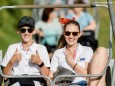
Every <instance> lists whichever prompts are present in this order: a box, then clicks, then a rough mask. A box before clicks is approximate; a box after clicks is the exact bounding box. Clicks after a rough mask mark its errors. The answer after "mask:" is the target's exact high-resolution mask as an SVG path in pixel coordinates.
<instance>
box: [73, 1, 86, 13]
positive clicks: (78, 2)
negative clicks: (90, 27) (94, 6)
mask: <svg viewBox="0 0 115 86" xmlns="http://www.w3.org/2000/svg"><path fill="white" fill-rule="evenodd" d="M74 4H85V2H84V1H83V0H75V1H74ZM83 11H86V8H84V9H83Z"/></svg>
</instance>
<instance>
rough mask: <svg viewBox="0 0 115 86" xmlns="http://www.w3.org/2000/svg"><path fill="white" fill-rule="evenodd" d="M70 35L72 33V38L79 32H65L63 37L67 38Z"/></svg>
mask: <svg viewBox="0 0 115 86" xmlns="http://www.w3.org/2000/svg"><path fill="white" fill-rule="evenodd" d="M71 33H72V35H73V36H77V35H78V33H79V32H69V31H66V32H65V35H66V36H69V35H70V34H71Z"/></svg>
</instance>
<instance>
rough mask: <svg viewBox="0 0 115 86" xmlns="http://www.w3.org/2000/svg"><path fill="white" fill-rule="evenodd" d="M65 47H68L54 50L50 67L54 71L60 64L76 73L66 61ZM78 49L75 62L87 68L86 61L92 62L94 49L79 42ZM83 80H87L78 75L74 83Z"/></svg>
mask: <svg viewBox="0 0 115 86" xmlns="http://www.w3.org/2000/svg"><path fill="white" fill-rule="evenodd" d="M65 49H66V47H64V48H61V49H57V50H56V51H55V52H54V55H53V57H52V60H51V67H50V70H51V71H52V72H53V73H54V72H56V71H57V67H58V66H62V67H65V68H67V69H69V70H71V71H73V72H74V73H76V72H75V71H74V70H73V69H72V68H71V67H70V66H69V65H68V64H67V62H66V59H65V58H66V57H65ZM76 49H77V51H76V52H77V55H76V58H75V59H74V62H76V63H77V64H78V65H79V66H80V67H82V68H85V63H86V62H87V63H90V61H91V58H92V56H93V50H92V49H91V48H90V47H87V46H82V45H81V44H78V47H77V48H76ZM76 74H77V73H76ZM81 80H86V79H85V78H83V77H76V78H75V79H74V81H73V82H72V83H76V82H79V81H81Z"/></svg>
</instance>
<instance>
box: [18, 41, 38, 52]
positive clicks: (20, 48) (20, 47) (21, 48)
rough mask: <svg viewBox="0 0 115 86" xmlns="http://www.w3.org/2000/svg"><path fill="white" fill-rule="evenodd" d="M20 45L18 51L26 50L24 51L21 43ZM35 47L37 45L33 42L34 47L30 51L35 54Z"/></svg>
mask: <svg viewBox="0 0 115 86" xmlns="http://www.w3.org/2000/svg"><path fill="white" fill-rule="evenodd" d="M19 45H20V46H19V47H18V51H21V50H24V49H23V46H22V42H20V43H19ZM35 45H36V43H35V42H33V43H32V45H31V46H30V47H29V50H30V51H32V52H34V50H35V48H36V47H35Z"/></svg>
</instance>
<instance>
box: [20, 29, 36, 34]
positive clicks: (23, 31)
mask: <svg viewBox="0 0 115 86" xmlns="http://www.w3.org/2000/svg"><path fill="white" fill-rule="evenodd" d="M33 30H34V29H33V28H29V29H25V28H21V29H20V32H21V33H25V32H26V31H28V32H29V33H32V32H33Z"/></svg>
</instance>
